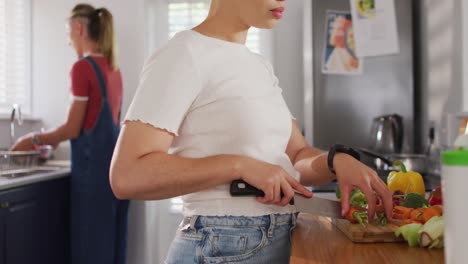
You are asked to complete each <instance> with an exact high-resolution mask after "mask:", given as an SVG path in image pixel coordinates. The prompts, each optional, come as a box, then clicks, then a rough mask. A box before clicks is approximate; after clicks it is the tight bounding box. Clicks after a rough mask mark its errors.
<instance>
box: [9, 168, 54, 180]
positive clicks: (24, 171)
mask: <svg viewBox="0 0 468 264" xmlns="http://www.w3.org/2000/svg"><path fill="white" fill-rule="evenodd" d="M59 169H61V168H60V167H51V166H36V167H30V168H19V169H13V170H5V171H1V172H0V176H1V177H4V178H7V179H16V178H20V177H27V176H34V175H38V174H43V173H47V172H53V171H57V170H59Z"/></svg>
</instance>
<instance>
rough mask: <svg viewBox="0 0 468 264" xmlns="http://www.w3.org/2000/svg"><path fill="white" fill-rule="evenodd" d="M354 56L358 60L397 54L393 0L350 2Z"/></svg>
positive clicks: (353, 0) (358, 0) (352, 0)
mask: <svg viewBox="0 0 468 264" xmlns="http://www.w3.org/2000/svg"><path fill="white" fill-rule="evenodd" d="M350 4H351V14H352V17H353V28H354V36H355V41H356V56H357V57H358V58H364V57H371V56H381V55H389V54H395V53H398V52H399V50H400V47H399V44H398V32H397V24H396V15H395V2H394V0H350Z"/></svg>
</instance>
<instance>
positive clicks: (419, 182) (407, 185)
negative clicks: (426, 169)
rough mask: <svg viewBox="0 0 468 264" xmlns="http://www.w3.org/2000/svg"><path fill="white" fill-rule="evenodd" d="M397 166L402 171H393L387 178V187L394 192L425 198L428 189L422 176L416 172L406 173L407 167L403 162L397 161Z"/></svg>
mask: <svg viewBox="0 0 468 264" xmlns="http://www.w3.org/2000/svg"><path fill="white" fill-rule="evenodd" d="M394 165H395V166H400V168H401V170H400V171H398V172H397V171H392V172H390V173H389V174H388V177H387V186H388V188H389V189H390V190H391V191H392V192H394V191H396V190H400V191H402V192H404V193H405V194H406V193H412V192H415V193H419V194H421V195H422V196H425V194H426V189H425V187H424V180H423V177H422V176H421V174H419V173H417V172H415V171H406V167H405V165H404V164H403V162H401V161H399V160H397V161H395V163H394Z"/></svg>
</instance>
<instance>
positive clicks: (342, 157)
mask: <svg viewBox="0 0 468 264" xmlns="http://www.w3.org/2000/svg"><path fill="white" fill-rule="evenodd" d="M333 164H334V168H335V171H336V178H337V180H338V183H339V185H340V190H341V206H342V212H341V213H342V215H346V213H347V212H348V210H349V208H350V205H349V195H350V193H351V191H352V190H353V189H354V188H359V189H360V190H361V191H362V192H363V193H364V195H365V196H366V199H367V202H368V218H369V222H370V221H371V220H372V219H374V214H375V206H376V202H377V197H376V195H375V194H374V191H375V192H376V193H377V194H378V195H379V196H380V197H381V198H382V201H383V203H384V206H385V214H386V215H387V218H391V217H392V209H393V202H392V192H391V191H390V190H389V189H388V187H387V185H386V184H385V183H384V182H383V181H382V179H380V177H379V176H378V175H377V173H376V172H375V171H374V170H372V169H371V168H369V167H368V166H366V165H364V164H363V163H361V162H360V161H358V160H356V159H355V158H353V157H351V156H350V155H347V154H344V153H339V154H336V155H335V158H334V160H333Z"/></svg>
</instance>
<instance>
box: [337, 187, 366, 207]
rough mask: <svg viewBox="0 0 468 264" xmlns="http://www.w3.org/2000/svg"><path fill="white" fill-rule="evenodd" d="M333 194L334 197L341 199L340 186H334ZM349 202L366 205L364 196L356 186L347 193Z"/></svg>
mask: <svg viewBox="0 0 468 264" xmlns="http://www.w3.org/2000/svg"><path fill="white" fill-rule="evenodd" d="M335 195H336V198H338V199H341V190H340V186H337V187H336V190H335ZM349 204H351V205H355V206H359V207H366V205H367V199H366V196H365V195H364V193H363V192H362V191H361V190H360V189H358V188H356V189H354V190H353V191H352V192H351V193H350V195H349Z"/></svg>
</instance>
